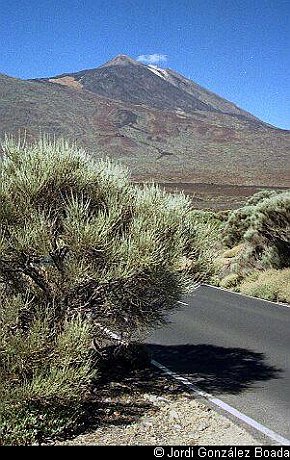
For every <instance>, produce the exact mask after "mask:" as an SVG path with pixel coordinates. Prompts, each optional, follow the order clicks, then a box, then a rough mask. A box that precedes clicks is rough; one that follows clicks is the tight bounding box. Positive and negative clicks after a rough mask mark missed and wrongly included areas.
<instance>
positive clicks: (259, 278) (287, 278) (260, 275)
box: [239, 269, 290, 303]
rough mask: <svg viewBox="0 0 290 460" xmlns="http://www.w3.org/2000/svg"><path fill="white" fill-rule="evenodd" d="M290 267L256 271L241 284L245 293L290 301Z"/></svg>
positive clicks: (268, 298) (263, 297)
mask: <svg viewBox="0 0 290 460" xmlns="http://www.w3.org/2000/svg"><path fill="white" fill-rule="evenodd" d="M289 286H290V269H284V270H273V269H272V270H266V271H264V272H255V273H254V274H252V275H250V276H249V277H248V278H246V279H245V280H244V281H243V282H242V283H241V285H240V287H239V289H240V292H241V293H243V294H247V295H251V296H253V297H259V298H261V299H266V300H271V301H278V302H287V303H290V290H289Z"/></svg>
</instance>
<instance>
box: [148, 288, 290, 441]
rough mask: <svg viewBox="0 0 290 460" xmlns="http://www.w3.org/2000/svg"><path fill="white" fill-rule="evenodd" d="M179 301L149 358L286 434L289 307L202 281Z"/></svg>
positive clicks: (289, 419) (289, 426)
mask: <svg viewBox="0 0 290 460" xmlns="http://www.w3.org/2000/svg"><path fill="white" fill-rule="evenodd" d="M184 302H187V303H188V306H181V308H180V309H179V310H177V311H176V312H175V313H174V314H172V315H171V316H170V324H169V325H167V326H165V327H163V328H161V329H158V330H157V331H156V332H155V333H154V334H153V335H151V336H150V337H149V338H148V339H147V340H146V342H147V343H148V344H149V345H148V346H149V348H150V351H151V353H152V357H153V359H155V360H156V361H158V362H159V363H161V364H163V365H164V366H166V367H168V368H169V369H171V370H173V371H175V372H176V373H178V374H180V375H182V376H183V377H186V378H188V379H189V380H190V381H192V382H193V383H195V384H196V385H197V386H198V387H199V388H200V389H202V390H204V391H206V392H208V393H211V394H213V395H216V397H218V398H219V399H221V400H223V401H224V402H226V403H228V404H230V405H231V406H233V407H234V408H236V409H238V410H239V411H240V412H243V413H244V414H246V415H247V416H249V417H251V418H253V419H254V420H256V421H258V422H259V423H261V424H263V425H264V426H266V427H267V428H270V429H271V430H273V431H275V432H276V433H278V434H280V435H281V436H284V437H285V438H287V439H290V358H289V355H290V308H288V307H286V306H282V305H277V304H274V303H273V304H272V303H270V302H265V301H263V300H258V299H251V298H248V297H244V296H241V295H237V294H234V293H230V292H226V291H222V290H218V289H215V288H210V287H207V286H201V287H199V288H198V289H197V290H196V291H194V292H193V293H192V294H191V295H189V296H188V297H187V298H186V299H184Z"/></svg>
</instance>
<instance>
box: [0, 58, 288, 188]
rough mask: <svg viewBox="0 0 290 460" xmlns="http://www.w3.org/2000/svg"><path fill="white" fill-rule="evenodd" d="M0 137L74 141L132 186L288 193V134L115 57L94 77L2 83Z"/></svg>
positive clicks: (1, 78) (179, 80)
mask: <svg viewBox="0 0 290 460" xmlns="http://www.w3.org/2000/svg"><path fill="white" fill-rule="evenodd" d="M0 91H1V96H2V97H1V99H0V121H1V123H0V135H2V136H3V135H4V133H8V134H9V133H11V134H14V135H16V136H18V135H19V133H24V132H25V133H26V137H27V138H28V139H33V138H35V137H37V136H39V133H48V134H53V135H55V136H57V137H59V136H62V137H65V138H68V139H69V140H74V141H76V142H77V143H78V144H80V145H81V146H84V147H85V148H86V150H87V151H88V152H89V153H90V154H91V155H94V156H97V157H100V156H110V157H112V158H114V159H117V160H120V161H121V162H122V163H123V164H125V165H126V166H128V168H129V170H130V171H131V174H132V175H133V177H134V178H135V180H138V181H143V180H147V179H148V180H152V179H153V180H156V181H158V182H173V183H176V182H183V183H185V182H186V183H203V184H209V183H214V184H238V185H241V184H242V185H258V186H279V187H281V186H289V187H290V157H289V151H290V132H289V131H283V130H279V129H277V128H274V127H271V126H269V125H267V124H266V123H264V122H263V121H261V120H259V119H257V118H256V117H254V116H253V115H251V114H250V113H248V112H246V111H244V110H242V109H241V108H239V107H237V106H236V105H235V104H233V103H232V102H230V101H227V100H225V99H223V98H222V97H220V96H218V95H216V94H214V93H212V92H211V91H209V90H207V89H205V88H203V87H202V86H200V85H198V84H197V83H195V82H193V81H191V80H189V79H187V78H185V77H184V76H183V75H181V74H179V73H177V72H175V71H173V70H171V69H164V68H158V67H156V66H152V65H145V64H142V63H141V62H138V61H136V60H134V59H132V58H130V57H128V56H125V55H122V54H121V55H118V56H116V57H115V58H113V59H112V60H110V61H108V62H106V63H105V64H103V65H101V66H100V67H97V68H95V69H88V70H81V71H79V72H75V73H63V74H60V75H56V76H51V77H49V78H42V79H36V80H29V81H24V80H19V79H15V78H11V77H8V76H5V75H0Z"/></svg>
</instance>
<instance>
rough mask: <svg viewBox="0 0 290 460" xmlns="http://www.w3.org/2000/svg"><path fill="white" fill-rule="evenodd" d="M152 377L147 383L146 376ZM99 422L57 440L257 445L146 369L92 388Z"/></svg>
mask: <svg viewBox="0 0 290 460" xmlns="http://www.w3.org/2000/svg"><path fill="white" fill-rule="evenodd" d="M149 380H150V382H151V384H149V383H148V382H149ZM97 395H98V398H100V396H101V399H102V409H101V412H102V413H101V418H100V422H98V424H97V425H98V426H96V425H95V426H94V427H91V428H88V429H87V432H86V433H83V434H80V435H78V436H76V437H74V438H73V439H70V440H66V441H62V442H59V443H58V444H62V445H189V446H191V445H260V444H261V443H260V442H258V441H257V440H256V439H255V438H254V437H253V436H252V435H251V434H249V433H248V432H247V431H246V430H245V429H243V428H242V427H240V426H237V425H235V424H234V423H233V422H232V421H230V420H229V419H227V418H226V417H224V416H222V415H220V414H219V413H217V412H215V411H214V410H213V409H211V408H210V407H208V406H207V405H206V404H205V403H204V402H202V401H201V400H200V399H196V398H195V397H194V395H193V394H191V393H187V391H186V390H185V387H182V386H180V384H176V383H175V382H172V381H170V379H167V378H165V377H164V376H162V375H160V374H158V373H156V371H151V374H150V375H148V372H145V376H144V375H143V376H141V378H140V375H138V379H136V376H133V377H131V378H129V379H128V378H126V379H125V381H122V382H111V383H110V384H108V385H105V386H104V387H103V388H102V389H101V390H100V389H99V388H98V390H97Z"/></svg>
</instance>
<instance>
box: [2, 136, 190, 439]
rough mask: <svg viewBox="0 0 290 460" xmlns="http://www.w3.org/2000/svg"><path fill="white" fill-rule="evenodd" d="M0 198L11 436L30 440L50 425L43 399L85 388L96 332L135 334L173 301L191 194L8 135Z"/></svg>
mask: <svg viewBox="0 0 290 460" xmlns="http://www.w3.org/2000/svg"><path fill="white" fill-rule="evenodd" d="M0 201H1V207H0V295H1V316H0V322H1V324H0V327H1V334H0V360H1V363H0V364H1V373H0V383H1V390H0V392H1V400H2V402H1V406H0V418H2V425H1V426H2V428H1V430H2V431H1V439H2V443H17V442H18V443H29V442H35V440H37V439H38V438H39V437H40V434H39V430H38V429H36V428H35V426H38V427H39V426H46V429H48V428H47V427H49V426H50V425H49V423H48V421H47V418H45V417H44V415H43V412H41V410H42V409H41V408H43V407H45V408H46V409H45V413H47V411H48V409H47V408H48V407H56V406H58V405H60V406H61V407H67V406H68V405H69V404H70V402H71V401H76V400H79V399H80V398H81V397H83V394H84V392H85V388H86V384H87V382H88V381H89V378H90V376H91V364H90V360H89V351H88V348H89V342H90V340H91V339H92V337H94V338H95V340H96V342H98V338H99V337H100V336H101V335H103V333H104V330H106V328H107V329H109V330H111V331H113V332H117V333H118V334H120V335H121V336H122V337H123V339H124V340H127V341H129V340H130V339H131V337H132V336H134V335H136V334H137V333H139V332H140V331H142V330H143V329H144V328H146V327H150V326H156V325H157V324H159V323H162V322H163V321H164V320H165V317H166V313H167V312H168V311H169V310H170V309H171V308H173V307H174V305H175V304H176V301H177V300H178V299H179V297H180V295H181V293H182V292H183V289H184V288H185V286H186V284H187V283H188V278H187V277H186V275H185V273H184V270H182V266H183V261H184V257H190V255H191V250H190V247H191V245H190V232H188V231H187V229H188V225H187V224H186V222H187V214H188V211H189V208H190V203H189V200H188V199H186V198H185V197H184V196H183V195H180V196H177V197H173V196H171V195H168V194H166V193H165V192H163V191H161V190H160V189H159V188H158V187H155V186H153V185H152V186H148V187H143V188H137V187H133V186H132V185H131V184H130V181H129V178H128V175H127V172H126V171H124V170H123V169H121V168H120V167H119V166H118V165H114V164H112V163H111V162H110V161H104V160H103V161H97V162H95V161H93V160H91V159H89V158H88V157H87V156H86V155H85V154H84V153H83V152H82V151H80V150H78V149H77V148H76V147H74V146H70V145H68V144H67V143H66V142H64V141H59V142H53V143H51V142H49V141H47V140H45V139H43V140H41V141H39V142H38V143H36V144H35V145H33V146H30V147H28V146H25V145H21V144H15V143H14V142H13V141H9V140H7V141H6V142H5V144H4V146H3V158H2V162H1V189H0ZM104 328H105V329H104ZM35 407H37V408H40V409H39V410H40V415H39V414H38V415H37V416H36V415H35V412H34V411H35V410H36V409H35ZM31 408H34V409H33V411H32V412H31V410H32V409H31ZM37 410H38V409H37ZM23 411H24V412H25V414H26V415H25V414H24V413H23ZM52 412H53V411H52ZM58 413H63V412H62V411H60V412H59V411H58ZM8 414H10V415H9V416H8ZM11 414H12V415H11ZM13 414H18V418H17V417H16V415H15V417H16V418H14V415H13ZM19 414H22V415H21V417H20V419H19ZM39 417H40V418H39ZM16 419H17V420H16ZM39 420H45V423H42V424H41V423H40V422H39ZM61 420H62V422H61V423H60V425H57V426H55V425H53V423H52V425H51V426H52V428H51V431H53V433H58V432H59V431H61V430H63V429H65V428H66V427H67V426H68V424H69V421H66V418H65V417H64V416H62V418H61ZM69 420H70V421H71V420H72V419H71V417H70V418H69ZM48 431H49V430H48Z"/></svg>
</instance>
